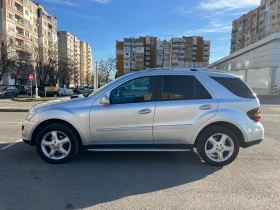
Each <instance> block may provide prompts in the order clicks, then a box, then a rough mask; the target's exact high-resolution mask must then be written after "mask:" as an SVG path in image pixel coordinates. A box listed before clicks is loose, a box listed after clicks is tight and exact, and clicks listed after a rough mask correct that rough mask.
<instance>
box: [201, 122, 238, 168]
mask: <svg viewBox="0 0 280 210" xmlns="http://www.w3.org/2000/svg"><path fill="white" fill-rule="evenodd" d="M239 147H240V146H239V141H238V139H237V137H236V135H235V134H234V133H233V132H232V131H231V130H229V129H227V128H225V127H220V126H213V127H210V128H208V129H206V130H205V131H204V132H203V133H202V134H201V135H200V136H199V138H198V139H197V144H196V148H197V152H198V154H199V156H200V157H201V158H202V159H203V160H204V161H205V162H207V163H209V164H211V165H214V166H225V165H227V164H230V163H231V162H232V161H234V160H235V158H236V157H237V155H238V153H239Z"/></svg>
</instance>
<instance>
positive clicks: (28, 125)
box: [22, 120, 37, 144]
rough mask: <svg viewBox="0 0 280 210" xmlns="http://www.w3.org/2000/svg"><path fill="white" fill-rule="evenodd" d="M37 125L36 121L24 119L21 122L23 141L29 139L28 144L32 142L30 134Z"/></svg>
mask: <svg viewBox="0 0 280 210" xmlns="http://www.w3.org/2000/svg"><path fill="white" fill-rule="evenodd" d="M36 126H37V123H36V122H32V121H28V120H25V121H24V122H23V124H22V139H24V142H27V141H29V142H30V143H29V144H33V142H31V141H32V134H33V132H34V130H35V128H36Z"/></svg>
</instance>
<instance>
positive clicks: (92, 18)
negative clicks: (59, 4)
mask: <svg viewBox="0 0 280 210" xmlns="http://www.w3.org/2000/svg"><path fill="white" fill-rule="evenodd" d="M52 10H57V11H60V12H66V13H69V14H72V15H76V16H77V17H80V18H84V19H89V20H99V19H100V17H96V16H91V15H87V14H84V13H78V12H74V11H71V10H67V9H57V8H52Z"/></svg>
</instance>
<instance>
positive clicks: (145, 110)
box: [138, 109, 151, 114]
mask: <svg viewBox="0 0 280 210" xmlns="http://www.w3.org/2000/svg"><path fill="white" fill-rule="evenodd" d="M149 113H151V110H150V109H142V110H140V111H139V112H138V114H149Z"/></svg>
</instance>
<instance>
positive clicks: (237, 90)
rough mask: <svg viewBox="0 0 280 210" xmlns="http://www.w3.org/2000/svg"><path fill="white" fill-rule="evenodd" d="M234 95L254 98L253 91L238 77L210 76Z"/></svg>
mask: <svg viewBox="0 0 280 210" xmlns="http://www.w3.org/2000/svg"><path fill="white" fill-rule="evenodd" d="M211 78H212V79H214V80H215V81H216V82H218V83H220V84H221V85H222V86H224V87H225V88H226V89H228V90H229V91H230V92H232V93H233V94H234V95H236V96H239V97H241V98H256V97H255V95H254V93H253V91H252V90H251V89H250V88H249V87H248V85H247V84H246V83H245V82H243V81H242V80H241V79H240V78H229V77H211Z"/></svg>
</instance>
